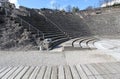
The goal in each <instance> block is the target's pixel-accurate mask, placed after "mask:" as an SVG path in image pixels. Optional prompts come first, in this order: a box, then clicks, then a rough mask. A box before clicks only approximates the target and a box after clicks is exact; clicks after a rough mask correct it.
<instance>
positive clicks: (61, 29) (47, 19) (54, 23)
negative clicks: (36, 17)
mask: <svg viewBox="0 0 120 79" xmlns="http://www.w3.org/2000/svg"><path fill="white" fill-rule="evenodd" d="M35 12H37V11H35ZM37 13H38V12H37ZM40 13H41V15H42V16H43V17H44V18H45V19H47V20H48V21H50V22H51V23H52V24H53V25H55V26H56V27H57V28H58V29H59V30H60V31H61V32H63V33H65V32H64V31H63V30H62V29H61V28H60V27H58V25H57V24H55V23H54V22H53V21H51V20H50V19H49V18H48V17H46V16H45V15H44V14H43V13H42V12H40Z"/></svg>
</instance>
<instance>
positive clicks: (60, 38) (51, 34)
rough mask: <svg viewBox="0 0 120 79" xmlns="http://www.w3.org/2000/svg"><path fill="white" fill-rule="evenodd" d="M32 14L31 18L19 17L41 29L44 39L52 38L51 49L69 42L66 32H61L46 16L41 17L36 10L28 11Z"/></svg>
mask: <svg viewBox="0 0 120 79" xmlns="http://www.w3.org/2000/svg"><path fill="white" fill-rule="evenodd" d="M27 10H28V11H29V12H30V16H19V17H21V18H22V19H24V20H25V21H27V22H28V23H30V24H31V25H33V26H34V27H35V28H37V29H39V30H40V31H41V32H42V33H43V34H44V39H47V38H51V39H52V43H55V44H52V45H51V48H53V47H55V46H56V45H58V44H60V43H62V42H64V41H66V40H68V37H67V36H66V34H64V32H62V31H61V30H59V28H58V27H56V26H55V25H54V24H52V23H51V22H50V21H49V20H47V19H46V18H45V17H44V16H42V15H40V14H39V13H38V12H36V11H35V10H34V9H27Z"/></svg>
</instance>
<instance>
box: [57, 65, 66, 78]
mask: <svg viewBox="0 0 120 79" xmlns="http://www.w3.org/2000/svg"><path fill="white" fill-rule="evenodd" d="M58 79H65V73H64V68H63V66H59V67H58Z"/></svg>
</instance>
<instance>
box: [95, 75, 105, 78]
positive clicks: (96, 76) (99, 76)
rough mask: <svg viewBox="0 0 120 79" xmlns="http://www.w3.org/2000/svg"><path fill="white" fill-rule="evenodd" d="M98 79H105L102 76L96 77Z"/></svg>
mask: <svg viewBox="0 0 120 79" xmlns="http://www.w3.org/2000/svg"><path fill="white" fill-rule="evenodd" d="M95 78H96V79H104V78H103V77H102V76H101V75H95Z"/></svg>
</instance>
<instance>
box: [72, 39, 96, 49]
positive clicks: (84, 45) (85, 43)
mask: <svg viewBox="0 0 120 79" xmlns="http://www.w3.org/2000/svg"><path fill="white" fill-rule="evenodd" d="M96 41H98V39H97V38H94V37H93V38H92V37H90V38H87V37H86V38H85V37H83V38H80V39H77V40H75V41H73V47H75V48H81V49H96V47H95V46H94V43H95V42H96Z"/></svg>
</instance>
